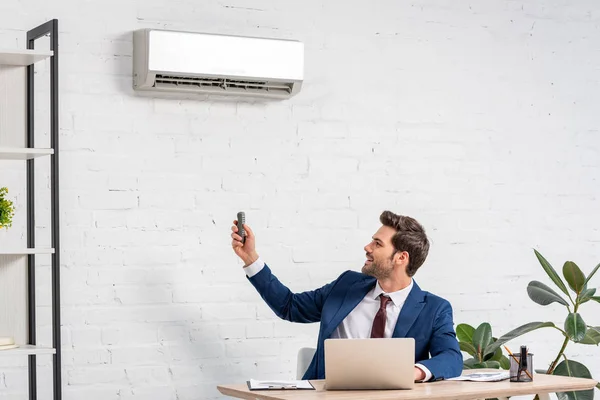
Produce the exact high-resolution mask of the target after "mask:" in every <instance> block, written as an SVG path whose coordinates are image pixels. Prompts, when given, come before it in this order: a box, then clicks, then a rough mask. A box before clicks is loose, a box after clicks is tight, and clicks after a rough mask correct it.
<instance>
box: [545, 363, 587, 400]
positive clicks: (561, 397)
mask: <svg viewBox="0 0 600 400" xmlns="http://www.w3.org/2000/svg"><path fill="white" fill-rule="evenodd" d="M553 375H562V376H571V377H576V378H588V379H591V378H592V374H590V371H589V370H588V369H587V367H586V366H585V365H583V364H581V363H578V362H577V361H572V360H565V361H563V362H561V363H560V364H558V366H557V367H556V369H555V370H554V373H553ZM556 396H557V397H558V400H593V398H594V389H590V390H583V391H579V392H560V393H558V392H557V393H556Z"/></svg>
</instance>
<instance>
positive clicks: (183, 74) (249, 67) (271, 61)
mask: <svg viewBox="0 0 600 400" xmlns="http://www.w3.org/2000/svg"><path fill="white" fill-rule="evenodd" d="M303 77H304V44H303V43H302V42H299V41H295V40H281V39H265V38H253V37H241V36H225V35H215V34H207V33H191V32H175V31H164V30H153V29H141V30H137V31H135V32H134V34H133V87H134V89H136V90H140V91H155V92H179V93H201V94H206V93H209V94H220V95H250V96H258V97H269V98H280V99H287V98H289V97H291V96H294V95H295V94H297V93H298V92H299V91H300V88H301V86H302V80H303Z"/></svg>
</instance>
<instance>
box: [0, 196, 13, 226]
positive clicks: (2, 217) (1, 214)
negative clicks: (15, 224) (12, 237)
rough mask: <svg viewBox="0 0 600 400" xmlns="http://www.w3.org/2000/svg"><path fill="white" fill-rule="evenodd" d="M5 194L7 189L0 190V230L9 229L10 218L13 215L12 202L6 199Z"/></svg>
mask: <svg viewBox="0 0 600 400" xmlns="http://www.w3.org/2000/svg"><path fill="white" fill-rule="evenodd" d="M7 194H8V189H7V188H5V187H3V188H0V229H1V228H8V227H10V226H11V225H12V217H13V215H14V214H15V209H14V207H13V202H12V201H10V200H8V199H7V198H6V195H7Z"/></svg>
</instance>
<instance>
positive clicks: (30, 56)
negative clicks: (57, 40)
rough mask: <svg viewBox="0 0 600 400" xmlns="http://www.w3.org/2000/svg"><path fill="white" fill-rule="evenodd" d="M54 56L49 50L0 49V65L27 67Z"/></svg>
mask: <svg viewBox="0 0 600 400" xmlns="http://www.w3.org/2000/svg"><path fill="white" fill-rule="evenodd" d="M52 55H54V52H53V51H49V50H30V49H10V50H8V49H0V64H3V65H18V66H27V65H31V64H34V63H36V62H38V61H41V60H44V59H46V58H48V57H52Z"/></svg>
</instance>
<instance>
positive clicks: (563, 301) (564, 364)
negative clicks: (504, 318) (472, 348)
mask: <svg viewBox="0 0 600 400" xmlns="http://www.w3.org/2000/svg"><path fill="white" fill-rule="evenodd" d="M534 252H535V255H536V257H537V259H538V261H539V262H540V264H541V266H542V268H543V269H544V271H545V272H546V274H547V275H548V276H549V277H550V280H551V281H552V282H553V283H554V284H555V285H556V287H557V288H558V290H560V292H562V294H559V293H557V292H556V291H555V290H554V289H552V288H550V287H549V286H548V285H546V284H544V283H542V282H539V281H531V282H529V285H527V294H528V295H529V298H530V299H531V300H533V301H534V302H535V303H537V304H539V305H542V306H548V305H550V304H553V303H558V304H560V305H562V306H564V307H565V308H566V310H567V316H566V318H565V322H564V325H563V327H562V329H561V328H560V327H558V326H556V325H555V324H554V323H552V322H530V323H528V324H525V325H522V326H520V327H518V328H516V329H513V330H512V331H510V332H508V333H507V334H505V335H502V336H501V337H500V338H499V339H498V340H496V341H495V342H493V343H490V344H489V345H488V346H487V348H486V349H485V350H484V352H483V354H484V357H485V356H486V355H489V354H494V352H495V351H497V349H500V346H502V345H503V344H504V343H506V342H508V341H510V340H513V339H515V338H517V337H519V336H521V335H524V334H525V333H528V332H531V331H533V330H536V329H539V328H553V329H555V330H557V331H559V332H560V333H561V335H562V336H563V341H562V344H561V346H560V349H559V350H558V354H557V355H556V358H555V359H554V361H552V363H550V365H549V366H548V369H546V370H544V371H543V372H545V373H546V374H553V375H563V376H572V377H579V378H591V377H592V375H591V373H590V371H589V369H588V368H587V367H586V366H585V365H583V364H581V363H579V362H577V361H574V360H570V359H568V358H567V357H566V355H565V350H566V348H567V345H568V344H569V343H570V342H573V343H579V344H586V345H596V346H598V345H599V344H600V326H592V325H589V324H588V323H586V322H585V320H584V319H583V317H582V315H581V307H582V306H583V305H584V304H591V303H594V302H598V303H600V296H595V294H596V288H589V287H588V284H589V282H590V280H591V279H592V277H593V276H594V274H595V273H596V272H597V271H598V269H599V268H600V264H598V265H596V267H595V268H594V269H593V270H592V272H591V273H590V274H589V275H588V276H587V277H586V276H585V274H584V273H583V272H582V271H581V269H580V268H579V267H578V266H577V265H576V264H575V263H574V262H572V261H567V262H565V263H564V265H563V269H562V275H563V277H564V279H565V281H566V282H567V284H565V282H564V281H563V280H562V278H561V277H560V276H559V274H558V273H557V272H556V270H555V269H554V268H553V267H552V266H551V265H550V263H549V262H548V261H547V260H546V259H545V258H544V257H543V256H542V255H541V254H540V253H539V252H538V251H537V250H534ZM569 289H570V290H569ZM563 294H564V296H563ZM565 297H566V298H565ZM593 315H598V311H597V310H596V311H595V312H594V313H593ZM561 359H563V360H562V361H561ZM597 388H598V389H600V384H598V386H597ZM557 396H558V398H559V400H592V399H593V398H594V390H593V389H592V390H586V391H580V392H564V393H557Z"/></svg>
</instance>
